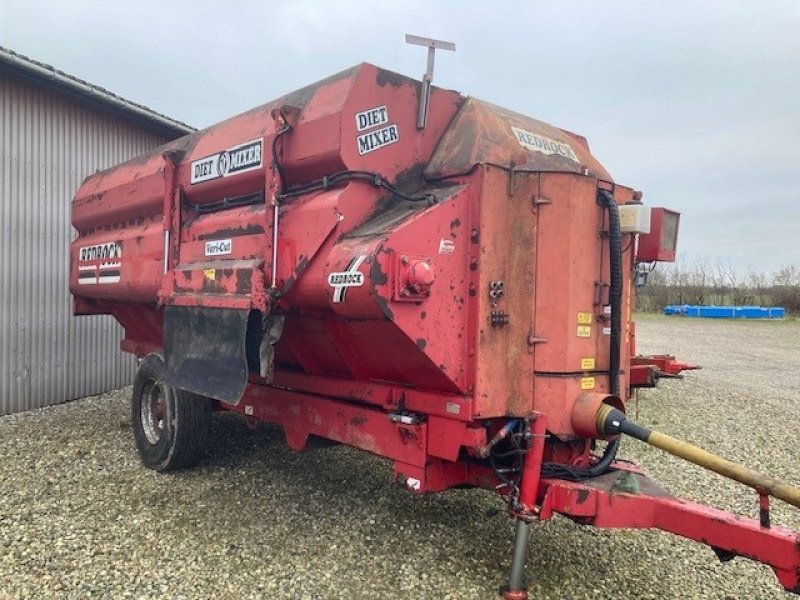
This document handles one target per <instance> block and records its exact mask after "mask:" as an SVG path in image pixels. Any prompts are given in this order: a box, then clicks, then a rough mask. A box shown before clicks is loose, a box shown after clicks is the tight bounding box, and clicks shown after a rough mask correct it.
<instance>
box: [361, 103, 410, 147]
mask: <svg viewBox="0 0 800 600" xmlns="http://www.w3.org/2000/svg"><path fill="white" fill-rule="evenodd" d="M388 122H389V109H387V108H386V106H385V105H384V106H376V107H375V108H370V109H367V110H363V111H361V112H359V113H356V129H357V130H358V131H366V130H368V129H369V130H371V131H367V132H366V133H362V134H361V135H359V136H358V137H356V146H357V147H358V153H359V154H360V155H361V156H363V155H365V154H369V153H370V152H374V151H375V150H379V149H380V148H383V147H384V146H388V145H389V144H394V143H395V142H396V141H398V140H399V139H400V134H399V133H398V130H397V125H394V124H392V125H386V124H387V123H388ZM380 125H386V126H385V127H381V128H380V129H375V127H378V126H380Z"/></svg>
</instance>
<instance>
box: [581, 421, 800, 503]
mask: <svg viewBox="0 0 800 600" xmlns="http://www.w3.org/2000/svg"><path fill="white" fill-rule="evenodd" d="M597 430H598V432H599V433H601V434H603V435H617V434H620V433H624V434H626V435H629V436H631V437H634V438H636V439H637V440H641V441H643V442H646V443H648V444H650V445H651V446H655V447H656V448H660V449H661V450H664V451H665V452H669V453H670V454H672V455H673V456H677V457H678V458H682V459H684V460H686V461H689V462H691V463H694V464H696V465H698V466H701V467H703V468H704V469H708V470H709V471H713V472H714V473H718V474H719V475H722V476H723V477H727V478H729V479H733V480H734V481H738V482H739V483H742V484H744V485H747V486H750V487H751V488H754V489H755V490H756V491H758V493H759V494H768V495H770V496H772V497H774V498H778V499H779V500H783V501H784V502H788V503H789V504H791V505H793V506H796V507H798V508H800V489H797V488H795V487H792V486H790V485H787V484H785V483H781V482H780V481H777V480H775V479H773V478H772V477H768V476H766V475H763V474H761V473H758V472H757V471H753V470H752V469H748V468H747V467H745V466H742V465H737V464H736V463H734V462H731V461H729V460H726V459H724V458H722V457H720V456H717V455H716V454H712V453H711V452H708V451H707V450H703V449H702V448H698V447H697V446H694V445H692V444H689V443H687V442H683V441H681V440H678V439H675V438H674V437H671V436H669V435H666V434H664V433H660V432H658V431H653V430H652V429H648V428H647V427H642V426H641V425H637V424H636V423H633V422H631V421H629V420H628V419H627V418H626V417H625V414H624V413H623V412H622V411H621V410H618V409H616V408H614V407H612V406H609V405H604V406H603V407H601V408H600V410H599V411H598V413H597Z"/></svg>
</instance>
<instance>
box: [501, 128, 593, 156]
mask: <svg viewBox="0 0 800 600" xmlns="http://www.w3.org/2000/svg"><path fill="white" fill-rule="evenodd" d="M511 130H512V131H513V132H514V135H515V136H516V138H517V141H518V142H519V143H520V145H521V146H522V147H523V148H526V149H528V150H533V151H534V152H541V153H542V154H547V155H548V156H551V155H553V154H558V155H559V156H563V157H564V158H566V159H569V160H571V161H572V162H576V163H579V164H580V160H578V156H577V155H576V154H575V151H574V150H573V149H572V146H570V145H569V144H567V143H566V142H559V141H558V140H554V139H553V138H549V137H546V136H544V135H540V134H538V133H532V132H530V131H526V130H524V129H520V128H519V127H511Z"/></svg>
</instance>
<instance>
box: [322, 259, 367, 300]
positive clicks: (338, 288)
mask: <svg viewBox="0 0 800 600" xmlns="http://www.w3.org/2000/svg"><path fill="white" fill-rule="evenodd" d="M366 259H367V257H366V256H365V255H361V256H357V257H356V258H354V259H353V260H351V261H350V264H349V265H347V269H345V270H344V271H339V272H338V273H331V274H330V275H328V285H329V286H331V287H332V288H333V301H334V302H335V303H337V304H338V303H339V302H344V299H345V295H346V294H347V288H349V287H359V286H362V285H364V274H363V273H361V272H359V270H358V268H359V267H360V266H361V264H362V263H363V262H364V261H365V260H366Z"/></svg>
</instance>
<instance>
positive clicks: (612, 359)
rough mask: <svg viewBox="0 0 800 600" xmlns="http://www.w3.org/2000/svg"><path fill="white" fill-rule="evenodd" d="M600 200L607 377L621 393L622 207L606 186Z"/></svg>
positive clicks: (595, 470)
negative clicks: (604, 219) (604, 227)
mask: <svg viewBox="0 0 800 600" xmlns="http://www.w3.org/2000/svg"><path fill="white" fill-rule="evenodd" d="M598 199H599V200H600V204H602V205H603V206H605V208H606V210H607V211H608V247H609V257H608V262H609V271H610V274H609V275H610V286H609V292H608V303H609V305H610V306H611V336H610V337H611V339H610V341H609V358H608V377H609V391H610V392H611V394H612V395H613V396H619V363H620V358H621V357H620V354H621V350H620V348H621V339H622V231H621V230H620V225H619V209H618V208H617V202H616V200H614V196H613V195H612V194H611V193H610V192H607V191H606V190H599V192H598ZM619 440H620V438H618V437H617V438H615V439H614V440H612V441H610V442H609V443H608V445H607V446H606V450H605V452H603V456H602V458H600V460H599V461H598V462H597V463H595V464H594V465H592V466H591V467H590V468H589V472H590V473H591V475H590V477H597V476H598V475H602V474H603V473H605V472H606V471H607V470H608V468H609V467H610V466H611V463H612V462H614V459H615V458H616V457H617V450H619Z"/></svg>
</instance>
